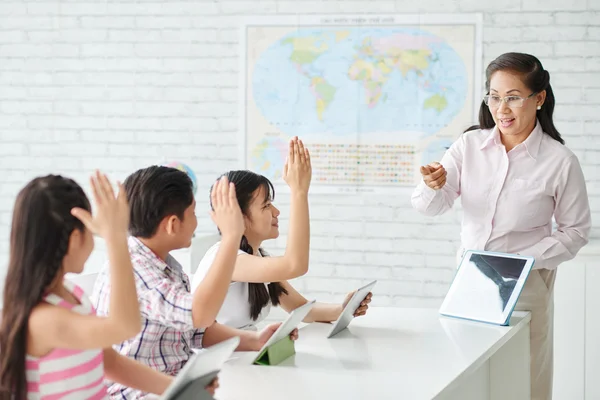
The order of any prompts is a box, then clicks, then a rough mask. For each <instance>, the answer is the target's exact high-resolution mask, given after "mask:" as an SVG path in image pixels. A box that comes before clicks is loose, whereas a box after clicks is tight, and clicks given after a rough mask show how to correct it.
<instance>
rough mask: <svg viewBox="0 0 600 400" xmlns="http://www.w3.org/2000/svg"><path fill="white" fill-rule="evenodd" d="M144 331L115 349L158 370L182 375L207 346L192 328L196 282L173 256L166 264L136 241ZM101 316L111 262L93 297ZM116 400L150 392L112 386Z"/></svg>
mask: <svg viewBox="0 0 600 400" xmlns="http://www.w3.org/2000/svg"><path fill="white" fill-rule="evenodd" d="M128 244H129V253H130V254H131V262H132V264H133V270H134V276H135V283H136V288H137V294H138V299H139V302H140V312H141V318H142V331H141V332H140V333H139V334H138V335H137V336H136V337H134V338H132V339H129V340H126V341H125V342H123V343H121V344H120V345H116V346H114V348H115V350H116V351H118V352H119V353H120V354H122V355H124V356H126V357H130V358H133V359H135V360H137V361H138V362H141V363H143V364H146V365H148V366H150V367H152V368H154V369H156V370H159V371H162V372H164V373H166V374H169V375H176V374H177V373H178V372H179V371H180V370H181V368H183V366H184V365H185V363H186V362H187V360H188V359H189V357H190V356H191V355H192V354H193V350H192V349H194V348H201V347H202V334H203V331H202V330H197V329H195V328H194V325H193V323H192V294H191V293H190V282H189V279H188V277H187V275H186V273H185V272H183V269H182V268H181V265H180V264H179V263H178V262H177V261H176V260H175V259H174V258H173V257H172V256H171V255H169V257H168V258H167V260H166V262H165V261H163V260H161V259H160V258H159V257H158V256H156V254H154V253H153V252H152V251H151V250H150V249H149V248H148V247H146V246H145V245H144V244H143V243H142V242H140V241H139V240H138V239H136V238H134V237H130V238H129V242H128ZM92 299H93V302H94V306H95V307H96V314H97V315H107V314H108V311H109V303H110V273H109V265H108V263H107V264H106V265H105V266H104V267H103V269H102V271H101V272H100V273H99V275H98V278H97V280H96V283H95V285H94V292H93V295H92ZM108 384H109V387H108V394H109V395H110V397H111V398H112V399H144V398H145V397H146V396H147V393H143V392H141V391H138V390H135V389H131V388H127V387H124V386H122V385H120V384H118V383H114V382H109V383H108Z"/></svg>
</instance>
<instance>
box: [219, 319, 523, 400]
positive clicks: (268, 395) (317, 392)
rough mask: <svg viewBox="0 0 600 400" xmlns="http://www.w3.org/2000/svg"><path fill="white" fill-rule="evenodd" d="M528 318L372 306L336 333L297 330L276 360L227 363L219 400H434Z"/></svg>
mask: <svg viewBox="0 0 600 400" xmlns="http://www.w3.org/2000/svg"><path fill="white" fill-rule="evenodd" d="M529 320H530V315H529V313H524V312H515V313H514V314H513V317H512V319H511V326H510V327H501V326H495V325H488V324H482V323H476V322H469V321H462V320H457V319H452V318H445V317H440V316H439V315H438V312H437V310H432V309H401V308H375V307H373V308H370V309H369V313H368V315H366V316H364V317H359V318H356V319H354V321H353V322H352V323H351V324H350V326H349V329H347V330H345V331H342V332H341V333H339V334H338V335H337V336H335V337H334V338H332V339H327V338H326V334H327V333H328V332H329V330H330V328H331V326H330V325H329V324H321V323H313V324H309V325H307V326H305V327H303V328H302V329H301V330H300V338H299V339H298V341H297V342H296V354H295V355H294V356H292V357H290V358H289V359H287V360H286V361H284V362H283V363H282V364H280V365H278V366H253V365H249V363H251V360H252V358H253V356H254V355H255V354H256V353H255V352H252V353H236V354H235V356H236V357H237V358H235V359H233V360H231V361H230V362H228V363H227V364H226V365H225V366H224V367H223V369H222V371H221V373H220V375H219V377H220V386H221V387H220V388H219V389H218V391H217V394H216V398H217V399H218V400H232V399H261V400H267V399H281V398H283V399H285V400H296V399H303V400H304V399H311V400H312V399H333V398H335V399H337V398H340V399H392V398H393V399H410V400H419V399H432V398H434V397H435V396H436V395H438V394H439V393H441V392H442V391H443V390H444V389H447V388H450V387H454V385H458V384H460V380H461V378H462V377H464V376H465V375H467V376H468V374H469V373H470V372H472V371H474V370H476V369H477V368H478V367H479V366H480V365H481V364H483V363H484V362H485V361H486V360H487V359H488V358H490V356H491V355H492V354H494V353H495V352H496V351H497V350H498V349H499V348H500V347H502V345H504V343H506V342H507V341H508V340H509V339H510V338H511V337H512V336H513V335H514V334H515V333H517V332H518V331H519V330H521V329H522V328H524V327H525V326H526V325H527V323H528V321H529Z"/></svg>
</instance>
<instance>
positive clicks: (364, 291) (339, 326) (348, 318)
mask: <svg viewBox="0 0 600 400" xmlns="http://www.w3.org/2000/svg"><path fill="white" fill-rule="evenodd" d="M376 283H377V281H376V280H375V281H373V282H370V283H368V284H366V285H365V286H363V287H361V288H360V289H358V290H357V291H356V292H354V294H353V295H352V297H351V298H350V301H349V302H348V304H346V307H344V309H343V310H342V313H341V314H340V316H339V317H338V319H337V320H336V321H335V322H334V323H333V326H332V327H331V330H330V331H329V334H327V338H332V337H334V336H335V335H337V334H338V333H340V332H341V331H343V330H344V329H346V328H347V327H348V325H350V322H352V319H354V312H355V311H356V309H357V308H358V307H359V306H360V303H361V302H362V301H363V300H364V299H365V297H367V295H368V294H369V292H370V291H371V289H373V286H375V284H376Z"/></svg>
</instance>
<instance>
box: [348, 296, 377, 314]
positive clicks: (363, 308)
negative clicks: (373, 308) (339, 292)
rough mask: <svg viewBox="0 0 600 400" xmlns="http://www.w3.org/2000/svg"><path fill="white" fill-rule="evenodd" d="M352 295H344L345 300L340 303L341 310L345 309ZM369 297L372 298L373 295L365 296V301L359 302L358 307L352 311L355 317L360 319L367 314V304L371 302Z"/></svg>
mask: <svg viewBox="0 0 600 400" xmlns="http://www.w3.org/2000/svg"><path fill="white" fill-rule="evenodd" d="M353 295H354V292H350V293H348V294H347V295H346V299H345V300H344V302H343V303H342V309H344V308H346V306H347V305H348V303H349V302H350V299H351V298H352V296H353ZM371 297H373V293H371V292H369V294H367V297H365V299H364V300H363V301H361V303H360V306H358V308H357V309H356V310H355V311H354V316H355V317H360V316H361V315H365V314H366V313H367V310H368V309H369V303H370V302H371Z"/></svg>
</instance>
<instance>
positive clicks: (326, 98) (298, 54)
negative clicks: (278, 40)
mask: <svg viewBox="0 0 600 400" xmlns="http://www.w3.org/2000/svg"><path fill="white" fill-rule="evenodd" d="M348 35H349V32H338V33H337V34H336V41H340V40H344V38H346V37H347V36H348ZM322 40H323V39H322V38H321V37H319V36H308V37H301V38H289V39H285V40H283V41H282V44H284V45H286V44H290V45H292V47H293V49H294V50H293V51H292V54H291V55H290V61H291V62H292V63H294V64H295V65H296V68H297V69H298V72H299V73H300V74H302V75H304V76H305V77H307V78H308V79H310V88H311V92H312V94H313V95H314V97H315V106H316V109H317V117H318V118H319V120H321V121H322V120H323V113H324V112H325V110H326V109H327V107H328V106H329V104H331V102H332V101H333V99H334V97H335V91H336V89H335V87H333V86H331V85H330V84H329V83H327V81H326V80H325V79H324V78H323V77H322V76H318V75H317V76H314V75H313V74H311V73H310V72H309V71H307V70H306V69H304V68H303V67H304V65H306V64H311V63H312V62H314V61H315V60H316V59H317V58H318V57H319V56H320V55H321V54H323V53H325V52H326V51H327V50H328V46H327V44H326V43H325V42H323V41H322Z"/></svg>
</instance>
